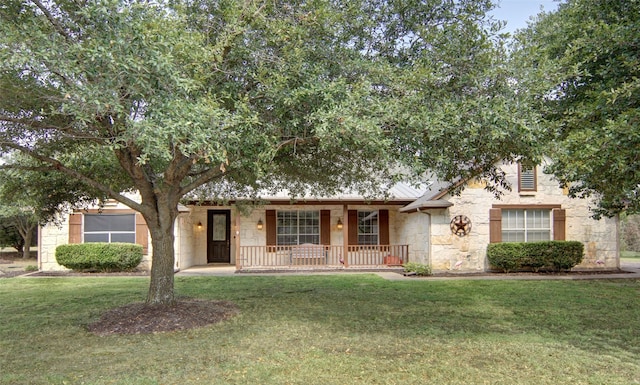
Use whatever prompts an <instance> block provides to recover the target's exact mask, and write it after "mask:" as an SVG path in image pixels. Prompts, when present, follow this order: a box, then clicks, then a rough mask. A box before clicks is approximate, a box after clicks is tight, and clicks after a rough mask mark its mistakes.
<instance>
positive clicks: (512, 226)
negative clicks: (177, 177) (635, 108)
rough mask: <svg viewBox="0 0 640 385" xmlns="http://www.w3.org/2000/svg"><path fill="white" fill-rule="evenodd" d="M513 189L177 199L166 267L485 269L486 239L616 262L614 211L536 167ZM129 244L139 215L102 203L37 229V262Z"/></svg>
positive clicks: (475, 185)
mask: <svg viewBox="0 0 640 385" xmlns="http://www.w3.org/2000/svg"><path fill="white" fill-rule="evenodd" d="M502 169H503V171H505V172H506V174H507V178H508V180H509V181H510V182H511V184H512V186H513V189H512V191H510V192H506V193H505V194H504V195H503V196H502V197H501V199H500V200H497V199H496V198H495V197H494V196H493V194H492V193H491V192H488V191H487V190H485V189H484V187H485V185H484V183H483V182H482V181H468V182H467V183H466V187H465V189H464V190H463V191H462V193H460V194H459V195H452V194H450V193H449V192H448V187H450V184H446V183H432V184H431V185H429V186H427V187H425V188H423V189H418V188H414V187H410V186H408V185H404V184H398V185H396V186H395V187H394V188H392V190H391V191H389V198H388V199H385V200H380V201H368V200H365V199H363V198H362V197H358V196H350V195H344V196H337V197H329V198H309V199H304V200H298V201H291V199H290V198H289V197H287V196H285V195H282V196H271V197H263V199H264V200H265V201H267V202H268V204H265V205H263V206H258V207H254V208H252V209H251V210H249V212H248V213H247V212H246V210H240V208H239V207H238V206H237V205H236V204H235V203H234V202H233V201H232V202H230V203H228V205H225V206H219V205H203V204H196V203H194V204H186V205H184V206H181V207H180V215H179V216H178V218H177V223H176V227H175V240H176V241H175V267H176V269H186V268H188V267H191V266H199V265H207V264H228V265H233V266H235V267H236V269H237V270H261V269H268V270H273V269H336V268H339V269H350V268H386V267H388V266H398V265H400V264H402V263H405V262H408V261H410V262H417V263H422V264H428V265H430V266H431V267H432V269H433V270H434V271H435V272H437V271H447V270H459V271H467V272H472V271H485V270H487V269H488V268H489V266H488V263H487V259H486V249H487V245H488V244H489V243H492V242H514V241H537V240H573V241H580V242H582V243H584V245H585V258H584V260H583V262H582V264H580V265H579V266H578V268H585V269H603V268H607V269H615V268H619V240H618V222H619V221H618V218H604V219H600V220H594V219H593V218H591V217H590V215H591V213H590V211H589V207H588V205H589V203H590V202H589V201H587V200H583V199H572V198H569V197H568V191H567V190H566V189H562V188H560V187H558V183H557V181H555V180H554V179H553V178H552V177H551V176H549V175H546V174H544V173H542V167H541V166H540V167H537V168H534V169H531V170H523V169H522V167H521V166H520V165H518V164H507V165H504V166H503V167H502ZM98 241H107V242H135V243H139V244H141V245H143V248H144V253H145V255H146V256H147V258H146V263H149V260H150V258H149V255H150V253H151V250H150V248H151V242H150V239H149V233H148V230H147V228H146V224H145V222H144V220H143V219H142V216H141V215H140V214H137V213H136V212H134V211H132V210H131V209H128V208H126V207H124V206H122V205H120V204H117V203H112V204H108V205H106V206H105V207H103V208H102V210H101V211H98V210H97V209H96V210H82V211H77V212H74V213H72V214H70V215H68V216H66V218H65V220H64V222H63V224H62V226H55V225H49V226H45V227H43V228H41V229H40V233H39V243H38V245H39V252H38V258H39V267H40V269H42V270H61V269H64V268H63V267H62V266H60V265H58V264H57V263H56V260H55V249H56V247H57V246H58V245H61V244H65V243H80V242H98Z"/></svg>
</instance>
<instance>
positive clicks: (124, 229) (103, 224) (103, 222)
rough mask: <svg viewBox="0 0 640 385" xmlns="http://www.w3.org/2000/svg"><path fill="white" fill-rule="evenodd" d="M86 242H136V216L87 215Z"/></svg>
mask: <svg viewBox="0 0 640 385" xmlns="http://www.w3.org/2000/svg"><path fill="white" fill-rule="evenodd" d="M83 239H84V242H86V243H90V242H107V243H112V242H123V243H135V242H136V216H135V214H85V215H84V233H83Z"/></svg>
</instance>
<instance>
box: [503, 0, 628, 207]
mask: <svg viewBox="0 0 640 385" xmlns="http://www.w3.org/2000/svg"><path fill="white" fill-rule="evenodd" d="M638 36H640V2H638V1H601V0H586V1H578V0H568V1H566V2H565V3H562V4H560V5H559V7H558V11H557V12H554V13H550V14H543V15H540V16H539V18H538V20H537V21H536V23H534V24H533V25H532V26H531V27H530V28H529V29H528V30H525V31H523V32H522V33H521V34H520V35H519V36H518V39H519V44H518V46H517V48H518V49H517V50H516V53H515V55H514V58H515V60H516V62H517V64H516V66H517V67H519V68H520V69H521V71H522V72H521V76H517V78H518V86H519V87H520V88H521V92H522V93H528V94H529V95H530V96H531V101H530V102H531V103H532V104H534V105H535V106H537V108H538V110H539V112H540V116H541V118H543V119H544V120H545V122H546V124H547V126H548V132H549V137H548V138H549V139H550V143H551V145H550V148H549V155H550V156H551V157H552V159H553V164H552V165H551V166H550V167H549V170H548V171H550V172H553V173H554V174H555V175H556V177H557V178H558V179H559V181H560V183H561V184H563V185H566V186H568V187H569V192H570V195H571V196H573V197H592V198H594V199H595V200H597V202H598V205H597V207H595V208H594V215H595V216H596V217H600V216H602V215H606V216H613V215H615V214H617V213H619V212H622V211H628V212H629V213H634V212H640V190H639V188H638V186H639V185H640V167H639V160H638V156H637V154H638V148H640V72H639V71H638V69H639V68H640V50H639V49H638V44H639V40H638Z"/></svg>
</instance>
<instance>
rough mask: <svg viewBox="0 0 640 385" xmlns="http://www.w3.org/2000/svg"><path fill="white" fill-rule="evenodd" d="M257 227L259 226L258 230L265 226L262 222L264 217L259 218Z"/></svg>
mask: <svg viewBox="0 0 640 385" xmlns="http://www.w3.org/2000/svg"><path fill="white" fill-rule="evenodd" d="M256 227H257V228H258V230H262V228H263V227H264V225H263V224H262V218H261V219H258V224H257V225H256Z"/></svg>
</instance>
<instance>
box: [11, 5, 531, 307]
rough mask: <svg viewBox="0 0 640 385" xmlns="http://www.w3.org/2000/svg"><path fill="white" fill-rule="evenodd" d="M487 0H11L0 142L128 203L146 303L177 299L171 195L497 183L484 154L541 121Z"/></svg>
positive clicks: (513, 151) (520, 142)
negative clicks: (145, 280)
mask: <svg viewBox="0 0 640 385" xmlns="http://www.w3.org/2000/svg"><path fill="white" fill-rule="evenodd" d="M491 7H492V3H491V2H490V1H486V0H485V1H479V0H459V1H448V0H422V1H417V0H404V1H382V0H368V1H367V0H362V1H328V0H315V1H252V0H245V1H235V0H234V1H231V0H228V1H225V0H220V1H213V0H166V1H155V2H154V1H135V0H46V1H44V0H7V1H5V2H3V4H2V5H0V92H1V93H2V99H0V146H1V148H2V149H3V150H4V151H7V152H10V151H14V152H21V153H23V154H26V155H29V156H30V157H32V158H33V159H35V160H36V161H38V163H39V164H38V166H39V167H41V168H42V169H47V170H49V171H51V170H53V171H57V172H60V173H63V174H65V175H67V176H68V177H69V178H73V179H74V180H78V181H82V182H83V183H84V184H86V185H87V186H88V187H90V188H91V189H95V190H97V191H101V192H102V193H105V194H107V195H108V196H110V197H111V198H113V199H116V200H118V201H120V202H122V203H124V204H126V205H128V206H129V207H131V208H133V209H135V210H137V211H139V212H140V213H141V214H142V215H143V216H144V218H145V220H146V222H147V224H148V226H149V231H150V234H151V238H152V246H153V256H152V270H151V280H150V287H149V294H148V297H147V302H148V303H149V304H172V303H173V302H174V292H173V260H174V222H175V219H176V216H177V214H178V209H177V206H178V203H179V201H180V200H181V199H183V198H184V197H187V196H196V195H197V194H205V196H206V197H207V198H209V199H217V198H221V199H224V198H234V197H238V196H239V195H243V196H244V195H246V196H251V194H252V193H255V192H256V191H261V190H264V189H273V190H277V189H280V188H286V189H287V190H288V191H290V192H291V193H292V194H294V195H301V194H308V193H311V194H331V193H335V192H337V191H339V190H340V189H342V188H351V189H353V190H355V191H358V192H360V193H362V194H363V195H365V196H373V195H377V194H379V192H380V191H384V188H383V186H384V185H385V184H389V183H392V182H393V181H395V180H397V179H398V178H408V179H412V178H413V179H414V180H417V181H419V178H424V177H425V173H427V172H431V173H435V174H434V175H435V176H438V177H440V178H445V179H456V178H467V177H471V176H485V177H488V178H489V179H490V180H492V181H493V183H491V184H489V186H490V187H495V186H496V185H498V186H499V185H504V179H503V176H502V174H501V173H500V172H499V170H498V169H497V168H496V167H495V164H496V162H499V161H500V160H507V161H511V160H514V159H517V158H518V157H519V156H520V155H522V154H530V153H533V151H532V149H535V148H536V146H535V145H534V144H535V141H536V129H537V127H536V126H531V125H529V124H528V123H527V119H526V114H523V113H521V112H520V110H519V108H520V107H519V105H518V97H517V95H516V94H514V93H513V92H512V89H511V88H510V87H509V79H510V75H509V74H508V72H507V69H506V67H505V66H504V65H503V64H504V63H503V62H504V50H503V48H502V43H501V41H500V39H499V38H498V37H497V36H496V32H497V28H495V26H494V22H493V21H492V20H490V19H488V18H487V16H486V12H487V10H489V9H490V8H491ZM534 155H535V154H534ZM97 165H99V167H96V166H97ZM11 167H14V168H19V167H20V165H19V164H13V165H11ZM400 170H402V172H401V171H400ZM125 191H137V192H139V195H140V197H141V200H140V201H134V200H131V199H130V198H129V197H128V195H125V194H123V192H125Z"/></svg>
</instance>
